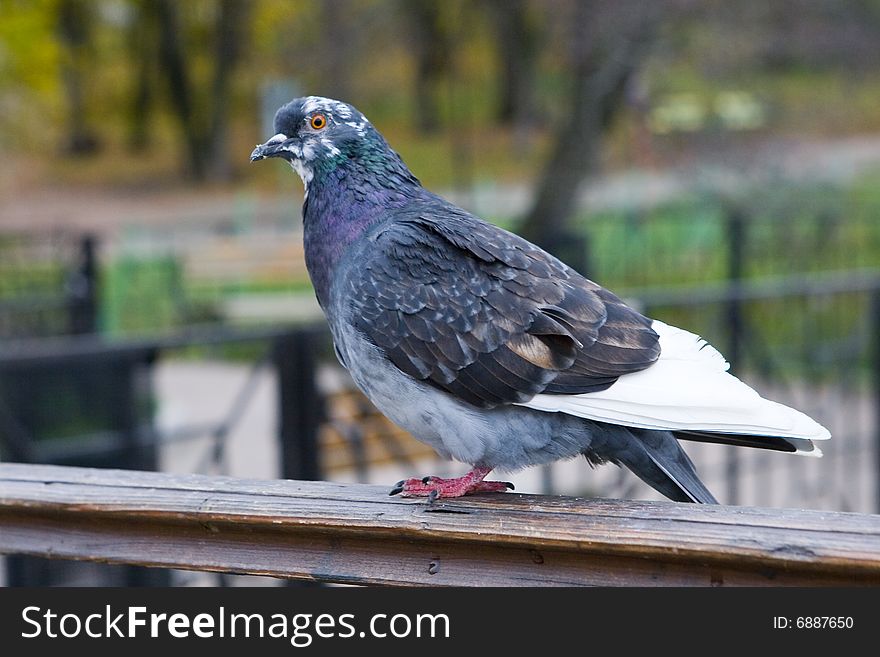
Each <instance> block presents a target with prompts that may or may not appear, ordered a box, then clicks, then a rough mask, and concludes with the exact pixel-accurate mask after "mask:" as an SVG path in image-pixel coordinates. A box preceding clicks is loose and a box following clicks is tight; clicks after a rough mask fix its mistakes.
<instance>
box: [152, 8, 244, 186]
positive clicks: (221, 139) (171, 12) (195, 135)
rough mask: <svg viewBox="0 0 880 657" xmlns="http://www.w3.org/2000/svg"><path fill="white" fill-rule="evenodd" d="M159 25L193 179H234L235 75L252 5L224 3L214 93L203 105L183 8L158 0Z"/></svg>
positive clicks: (166, 70)
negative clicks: (187, 45)
mask: <svg viewBox="0 0 880 657" xmlns="http://www.w3.org/2000/svg"><path fill="white" fill-rule="evenodd" d="M148 6H149V7H151V8H152V10H153V11H154V12H155V17H156V20H157V22H158V25H159V34H160V37H159V48H158V51H159V59H160V62H161V69H162V72H163V76H164V77H165V82H166V84H167V85H168V91H169V94H170V100H171V106H172V109H173V110H174V113H175V115H176V116H177V119H178V122H179V124H180V128H181V130H182V132H183V135H184V140H185V144H186V149H187V161H188V162H189V173H190V175H191V176H192V177H193V178H194V179H196V180H208V179H211V180H225V179H228V178H229V176H230V174H231V172H232V167H231V164H230V160H229V153H228V134H227V133H228V120H229V103H230V96H231V93H230V92H231V87H232V74H233V72H234V69H235V67H236V65H237V64H238V63H239V61H240V59H241V55H242V49H243V46H244V44H243V41H244V30H245V28H246V26H247V25H248V20H247V19H248V12H249V11H250V9H251V7H250V3H249V2H248V1H247V0H219V2H218V3H217V11H216V17H215V21H214V30H213V32H214V49H213V50H214V53H213V57H212V61H213V73H212V75H211V82H210V85H209V89H208V90H206V91H205V92H203V93H202V94H201V95H202V98H201V100H202V102H198V101H199V100H200V99H199V95H200V94H199V89H198V87H197V85H195V84H194V83H193V78H192V76H191V73H190V70H189V67H188V66H187V60H186V56H185V52H184V41H185V37H186V30H185V29H184V23H183V18H182V15H181V3H178V2H175V1H174V0H154V1H153V2H152V3H149V4H148Z"/></svg>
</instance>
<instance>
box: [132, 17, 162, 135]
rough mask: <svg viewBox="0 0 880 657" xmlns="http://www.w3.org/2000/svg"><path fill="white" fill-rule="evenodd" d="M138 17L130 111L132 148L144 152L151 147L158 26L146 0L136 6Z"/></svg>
mask: <svg viewBox="0 0 880 657" xmlns="http://www.w3.org/2000/svg"><path fill="white" fill-rule="evenodd" d="M135 10H136V11H137V16H136V17H135V19H134V20H133V21H132V24H131V29H130V30H129V48H130V50H129V56H130V57H131V63H132V68H133V69H134V70H135V71H136V73H135V78H134V92H133V93H132V95H131V108H130V112H129V126H128V147H129V148H130V149H131V150H132V151H134V152H143V151H145V150H146V149H147V148H148V147H149V145H150V115H151V113H152V109H153V103H154V100H155V75H156V70H155V59H156V47H155V41H156V36H157V35H156V25H155V21H154V16H153V15H152V14H151V12H150V11H149V10H148V9H147V7H146V2H145V1H144V0H139V1H138V2H137V3H136V5H135Z"/></svg>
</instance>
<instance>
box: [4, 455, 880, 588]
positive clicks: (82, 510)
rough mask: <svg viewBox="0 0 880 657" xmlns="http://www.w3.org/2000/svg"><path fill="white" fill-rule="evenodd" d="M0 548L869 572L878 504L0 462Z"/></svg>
mask: <svg viewBox="0 0 880 657" xmlns="http://www.w3.org/2000/svg"><path fill="white" fill-rule="evenodd" d="M0 551H3V552H18V553H25V554H36V555H43V556H50V557H59V558H73V559H90V560H97V561H109V562H118V563H136V564H143V565H153V566H169V567H176V568H190V569H199V570H217V571H226V572H241V573H252V574H265V575H273V576H278V577H292V578H299V579H316V580H320V581H332V582H347V583H378V584H407V585H496V586H504V585H603V584H605V585H645V584H670V585H718V584H745V585H762V584H769V585H779V584H800V585H803V584H810V585H814V584H829V585H835V584H836V585H852V584H871V585H876V584H880V516H866V515H859V514H851V513H829V512H820V511H804V510H794V509H784V510H780V509H758V508H748V507H724V506H717V507H714V506H713V507H709V506H695V505H685V504H676V503H672V502H668V503H652V502H632V501H618V500H594V499H580V498H563V497H544V496H533V495H517V494H512V493H507V494H503V495H483V496H475V497H468V498H463V499H458V500H449V501H444V500H441V501H439V502H437V503H435V504H433V505H427V504H425V503H424V502H423V501H411V500H401V499H398V498H389V497H388V495H387V489H386V488H383V487H377V486H364V485H349V484H345V485H343V484H333V483H327V482H299V481H253V480H239V479H232V478H227V477H205V476H196V475H188V476H180V475H168V474H161V473H149V472H131V471H112V470H90V469H84V468H64V467H57V466H33V465H17V464H0Z"/></svg>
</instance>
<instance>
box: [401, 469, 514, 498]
mask: <svg viewBox="0 0 880 657" xmlns="http://www.w3.org/2000/svg"><path fill="white" fill-rule="evenodd" d="M491 471H492V468H474V469H473V470H471V471H470V472H468V473H467V474H466V475H464V476H463V477H458V478H456V479H441V478H440V477H425V478H424V479H404V480H402V481H398V482H397V484H396V485H395V486H394V488H393V489H392V491H391V492H390V493H389V495H397V494H398V493H400V496H401V497H427V498H428V499H429V500H430V501H434V500H436V499H437V498H438V497H461V496H462V495H470V494H471V493H496V492H503V491H506V490H508V489H510V490H513V484H512V483H510V482H509V481H483V479H484V478H485V476H486V475H488V474H489V473H490V472H491Z"/></svg>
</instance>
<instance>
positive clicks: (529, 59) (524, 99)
mask: <svg viewBox="0 0 880 657" xmlns="http://www.w3.org/2000/svg"><path fill="white" fill-rule="evenodd" d="M487 6H488V9H489V11H490V16H491V18H492V24H493V25H494V27H495V35H496V42H497V47H498V59H499V63H500V71H499V74H500V75H499V77H500V80H499V82H500V88H499V95H500V98H499V102H498V119H499V120H500V121H501V122H502V123H512V124H514V125H516V126H518V127H523V126H525V125H526V124H528V123H529V122H531V121H532V119H533V118H534V111H535V99H534V90H535V76H536V73H537V70H536V64H537V57H538V46H539V39H538V30H537V29H536V25H535V22H534V21H533V20H532V18H531V16H530V15H529V13H530V12H529V3H528V0H487Z"/></svg>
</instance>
